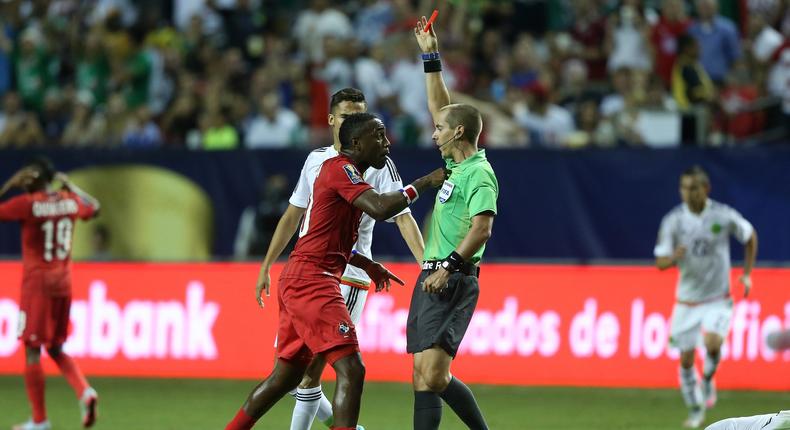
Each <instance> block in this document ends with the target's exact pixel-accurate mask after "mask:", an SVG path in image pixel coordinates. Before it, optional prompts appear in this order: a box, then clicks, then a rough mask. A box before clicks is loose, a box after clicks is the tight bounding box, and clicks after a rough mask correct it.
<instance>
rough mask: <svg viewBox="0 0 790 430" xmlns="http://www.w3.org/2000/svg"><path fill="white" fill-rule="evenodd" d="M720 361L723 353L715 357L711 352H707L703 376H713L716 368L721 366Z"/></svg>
mask: <svg viewBox="0 0 790 430" xmlns="http://www.w3.org/2000/svg"><path fill="white" fill-rule="evenodd" d="M719 361H721V353H718V354H717V355H716V358H715V359H714V358H713V357H711V356H710V354H705V365H704V366H703V367H702V376H704V377H705V379H707V380H710V379H711V378H713V374H714V373H716V369H717V368H718V367H719Z"/></svg>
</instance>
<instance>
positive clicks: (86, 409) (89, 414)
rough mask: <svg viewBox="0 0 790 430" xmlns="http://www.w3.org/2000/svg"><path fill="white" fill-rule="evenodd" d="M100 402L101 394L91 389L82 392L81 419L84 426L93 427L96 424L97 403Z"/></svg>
mask: <svg viewBox="0 0 790 430" xmlns="http://www.w3.org/2000/svg"><path fill="white" fill-rule="evenodd" d="M98 401H99V394H98V393H96V390H94V389H93V388H91V387H88V388H86V389H85V391H83V392H82V397H81V398H80V417H82V426H83V427H86V428H87V427H91V426H93V424H94V423H95V422H96V403H98Z"/></svg>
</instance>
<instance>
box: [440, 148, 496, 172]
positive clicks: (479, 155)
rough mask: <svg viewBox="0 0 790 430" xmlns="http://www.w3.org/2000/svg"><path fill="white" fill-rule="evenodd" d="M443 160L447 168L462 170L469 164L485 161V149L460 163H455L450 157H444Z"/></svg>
mask: <svg viewBox="0 0 790 430" xmlns="http://www.w3.org/2000/svg"><path fill="white" fill-rule="evenodd" d="M444 161H445V163H447V168H448V169H452V170H459V171H463V170H465V169H466V168H467V167H469V166H473V165H475V164H477V163H481V162H483V161H486V150H485V149H481V150H479V151H477V152H476V153H475V154H474V155H472V156H471V157H469V158H467V159H466V160H464V161H462V162H460V163H456V162H455V161H454V160H453V159H452V158H445V160H444Z"/></svg>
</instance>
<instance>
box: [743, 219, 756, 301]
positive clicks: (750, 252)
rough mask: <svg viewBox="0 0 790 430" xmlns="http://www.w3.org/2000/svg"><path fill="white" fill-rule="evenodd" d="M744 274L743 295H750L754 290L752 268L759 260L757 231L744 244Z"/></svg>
mask: <svg viewBox="0 0 790 430" xmlns="http://www.w3.org/2000/svg"><path fill="white" fill-rule="evenodd" d="M743 257H744V258H743V260H744V261H743V274H742V275H741V277H740V282H741V285H742V286H743V296H744V297H748V296H749V292H750V291H751V290H752V269H753V268H754V263H755V261H757V231H756V230H755V231H754V232H753V233H752V237H750V238H749V240H748V241H746V244H745V245H744V246H743Z"/></svg>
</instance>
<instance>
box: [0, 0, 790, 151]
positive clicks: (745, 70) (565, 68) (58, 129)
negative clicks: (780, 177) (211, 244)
mask: <svg viewBox="0 0 790 430" xmlns="http://www.w3.org/2000/svg"><path fill="white" fill-rule="evenodd" d="M435 4H436V2H435V1H429V0H414V1H409V0H356V1H333V2H330V1H328V0H309V1H308V0H304V1H291V2H280V1H273V0H169V1H167V0H166V1H156V0H137V1H132V0H2V1H0V97H2V106H1V107H0V109H1V110H0V148H2V147H24V146H30V145H48V146H63V147H83V146H94V147H129V148H149V147H187V148H190V149H206V150H221V149H235V148H274V147H312V146H319V145H324V144H328V142H330V133H329V131H328V128H327V127H328V126H327V124H326V121H327V120H326V116H327V114H328V106H327V105H328V100H329V96H330V95H331V94H332V93H333V92H334V91H337V90H338V89H341V88H343V87H348V86H353V87H357V88H360V89H361V90H362V91H363V92H364V93H365V95H366V97H367V101H368V104H369V109H370V110H371V111H372V112H375V113H377V114H379V115H381V116H382V117H383V118H384V120H385V123H386V124H387V126H388V133H389V135H390V138H391V140H392V141H393V143H395V144H397V145H403V146H430V145H431V140H430V134H431V132H432V124H431V118H430V116H429V114H428V110H427V102H426V95H425V88H424V78H423V68H422V61H421V59H420V56H419V52H418V50H417V46H416V43H415V42H414V38H413V34H412V32H413V27H414V24H415V23H416V21H417V18H418V17H419V16H420V15H422V14H425V15H428V14H429V13H430V12H431V10H432V9H433V8H434V7H435ZM439 8H440V14H439V20H438V22H437V25H436V28H437V32H438V34H439V42H440V52H441V57H442V62H443V65H444V76H445V80H446V82H447V84H448V86H449V87H450V88H451V90H452V92H453V99H454V100H456V101H464V102H471V103H474V104H475V105H476V106H478V107H479V108H480V109H481V111H482V112H483V113H484V115H485V118H486V128H485V131H484V135H483V137H482V139H483V145H485V146H488V147H527V146H532V147H551V148H575V147H583V146H600V147H612V146H621V145H628V146H643V145H647V146H669V145H678V144H679V143H680V142H686V143H691V144H706V145H720V144H738V143H744V142H747V143H748V142H770V141H782V140H784V141H785V142H787V141H789V140H790V135H789V134H788V130H790V0H652V1H651V0H515V1H496V0H488V1H485V0H448V1H446V2H445V1H442V2H439Z"/></svg>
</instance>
